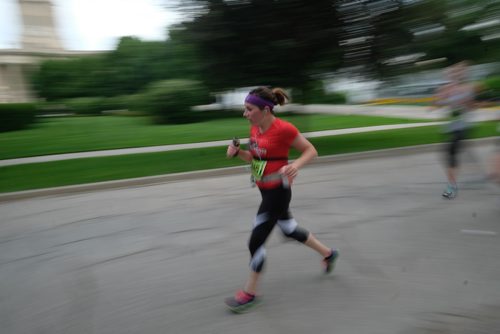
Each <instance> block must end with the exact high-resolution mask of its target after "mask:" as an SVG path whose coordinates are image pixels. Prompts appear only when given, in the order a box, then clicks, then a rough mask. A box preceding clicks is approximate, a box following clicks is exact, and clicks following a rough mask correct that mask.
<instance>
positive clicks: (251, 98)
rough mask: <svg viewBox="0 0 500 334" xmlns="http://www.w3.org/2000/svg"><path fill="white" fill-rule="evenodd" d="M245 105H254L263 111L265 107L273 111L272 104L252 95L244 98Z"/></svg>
mask: <svg viewBox="0 0 500 334" xmlns="http://www.w3.org/2000/svg"><path fill="white" fill-rule="evenodd" d="M245 103H250V104H253V105H256V106H257V107H259V108H260V109H264V107H266V106H267V107H269V109H271V110H273V107H274V102H271V101H269V100H266V99H263V98H261V97H260V96H257V95H253V94H248V95H247V97H246V98H245Z"/></svg>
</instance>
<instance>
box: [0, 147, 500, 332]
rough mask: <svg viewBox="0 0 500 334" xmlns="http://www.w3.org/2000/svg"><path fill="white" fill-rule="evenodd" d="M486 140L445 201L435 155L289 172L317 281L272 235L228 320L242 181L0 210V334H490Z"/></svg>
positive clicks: (241, 223)
mask: <svg viewBox="0 0 500 334" xmlns="http://www.w3.org/2000/svg"><path fill="white" fill-rule="evenodd" d="M493 149H494V147H493V146H492V145H482V146H480V147H474V148H470V149H469V151H468V154H467V155H465V156H464V160H463V161H464V166H463V170H462V173H461V176H460V178H461V179H460V180H461V182H460V184H459V186H460V190H459V196H458V197H457V198H456V199H455V200H452V201H450V200H444V199H442V198H441V195H440V194H441V191H442V190H443V187H444V184H445V181H444V173H443V169H442V165H441V156H440V155H439V153H438V152H424V153H416V154H411V155H404V154H403V155H394V156H385V157H383V158H380V157H375V158H372V159H363V160H348V161H344V162H337V163H331V162H329V163H326V162H325V163H320V164H315V165H311V166H309V167H306V168H304V169H303V170H302V171H301V174H300V175H299V177H298V179H297V182H296V184H295V185H294V188H293V189H294V190H293V191H294V198H293V200H292V212H293V213H294V216H295V218H296V219H297V220H298V222H299V223H300V224H301V225H302V226H303V227H305V228H307V229H309V230H311V231H312V232H313V233H315V234H316V235H317V237H318V238H319V239H320V240H322V241H323V242H325V243H326V244H328V245H331V246H334V247H338V248H339V249H340V252H341V255H340V258H339V262H338V265H337V267H336V269H335V272H334V273H333V274H332V275H330V276H325V275H323V274H322V272H321V265H320V260H321V258H320V256H319V255H317V254H315V253H314V252H313V251H311V250H310V249H308V248H307V247H305V246H303V245H301V244H298V243H296V242H292V241H287V240H285V239H284V238H283V237H282V236H281V235H280V234H279V232H278V230H277V231H275V232H273V235H272V236H271V238H270V240H268V243H267V249H268V262H267V267H266V271H265V274H264V276H263V280H262V284H261V286H260V293H261V296H262V300H263V303H262V305H261V306H260V307H259V308H256V309H254V310H252V311H251V312H250V313H247V314H243V315H233V314H230V313H229V312H228V311H227V310H226V309H225V307H224V304H223V299H224V298H225V297H227V296H229V295H231V294H232V293H234V291H235V290H236V289H238V288H241V287H242V285H243V283H244V280H245V279H246V275H247V272H248V271H247V270H248V267H247V265H248V261H249V256H248V251H247V249H246V242H247V239H248V236H249V231H250V229H251V226H252V222H253V218H254V215H255V213H256V210H257V206H258V203H259V194H258V191H257V190H256V189H252V188H250V186H249V180H248V175H244V174H236V175H216V176H214V175H212V176H207V177H204V178H197V179H193V180H183V181H175V180H171V181H169V182H165V183H162V184H156V185H148V186H135V187H128V188H124V189H114V190H95V191H89V192H86V193H76V194H64V193H62V194H54V195H51V196H45V197H38V198H32V199H25V200H17V201H12V202H5V203H0V212H1V215H0V328H1V332H2V333H6V334H7V333H8V334H21V333H22V334H27V333H30V334H31V333H33V334H40V333H41V334H45V333H47V334H59V333H61V334H67V333H71V334H79V333H82V334H83V333H96V334H108V333H109V334H111V333H113V334H115V333H120V334H125V333H137V334H139V333H140V334H158V333H172V334H177V333H214V334H226V333H241V334H245V333H252V334H255V333H261V334H268V333H269V334H275V333H286V334H294V333H297V334H298V333H300V334H303V333H308V332H310V333H316V334H330V333H339V334H365V333H366V334H378V333H380V334H392V333H397V334H417V333H418V334H431V333H432V334H435V333H458V334H470V333H496V332H498V329H499V328H500V318H499V317H498V315H499V314H500V281H499V279H498V277H500V265H499V259H500V242H499V237H500V219H499V217H500V197H499V195H500V189H499V188H498V187H497V186H495V185H493V184H489V183H487V182H485V181H484V180H483V179H482V176H483V172H484V169H485V166H486V163H487V161H488V159H489V158H490V156H491V153H492V152H493Z"/></svg>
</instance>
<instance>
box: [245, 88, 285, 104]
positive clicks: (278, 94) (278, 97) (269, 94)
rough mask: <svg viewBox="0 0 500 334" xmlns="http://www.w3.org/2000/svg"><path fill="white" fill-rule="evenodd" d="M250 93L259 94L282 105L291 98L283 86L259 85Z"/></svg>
mask: <svg viewBox="0 0 500 334" xmlns="http://www.w3.org/2000/svg"><path fill="white" fill-rule="evenodd" d="M249 94H252V95H257V96H258V97H260V98H263V99H265V100H268V101H271V102H273V103H274V104H279V105H280V106H282V105H284V104H285V103H287V102H288V101H289V100H290V98H289V97H288V94H287V93H286V92H285V90H284V89H283V88H278V87H276V88H268V87H258V88H255V89H252V90H251V91H250V93H249Z"/></svg>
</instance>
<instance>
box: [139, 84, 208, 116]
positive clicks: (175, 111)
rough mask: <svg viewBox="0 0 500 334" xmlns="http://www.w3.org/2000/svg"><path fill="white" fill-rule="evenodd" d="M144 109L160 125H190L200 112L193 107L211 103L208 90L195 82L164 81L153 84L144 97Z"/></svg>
mask: <svg viewBox="0 0 500 334" xmlns="http://www.w3.org/2000/svg"><path fill="white" fill-rule="evenodd" d="M142 97H143V99H142V101H141V102H140V103H141V104H142V105H143V109H144V110H145V111H147V112H148V113H150V114H151V115H152V116H153V121H154V122H155V123H158V124H166V123H170V124H175V123H189V122H194V121H196V119H197V115H198V114H199V112H196V111H193V110H192V107H193V106H197V105H201V104H207V103H209V102H210V95H209V91H208V89H207V88H206V87H205V86H203V85H202V84H201V83H200V82H198V81H194V80H181V79H179V80H163V81H157V82H154V83H152V84H151V85H150V86H149V87H148V88H147V89H146V91H145V92H144V93H143V95H142Z"/></svg>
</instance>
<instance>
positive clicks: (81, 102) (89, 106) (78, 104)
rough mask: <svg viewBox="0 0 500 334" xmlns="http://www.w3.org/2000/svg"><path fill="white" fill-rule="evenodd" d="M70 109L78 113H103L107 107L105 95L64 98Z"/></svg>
mask: <svg viewBox="0 0 500 334" xmlns="http://www.w3.org/2000/svg"><path fill="white" fill-rule="evenodd" d="M64 104H65V105H66V106H67V107H68V109H69V110H70V111H71V112H73V113H75V114H77V115H101V114H102V111H104V110H106V109H108V108H107V107H106V99H105V98H103V97H77V98H74V99H67V100H64Z"/></svg>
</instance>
